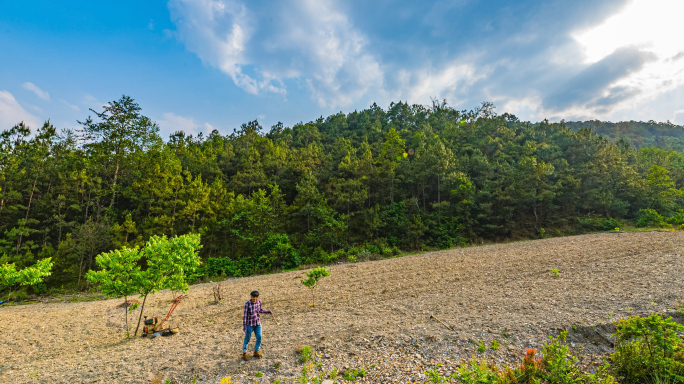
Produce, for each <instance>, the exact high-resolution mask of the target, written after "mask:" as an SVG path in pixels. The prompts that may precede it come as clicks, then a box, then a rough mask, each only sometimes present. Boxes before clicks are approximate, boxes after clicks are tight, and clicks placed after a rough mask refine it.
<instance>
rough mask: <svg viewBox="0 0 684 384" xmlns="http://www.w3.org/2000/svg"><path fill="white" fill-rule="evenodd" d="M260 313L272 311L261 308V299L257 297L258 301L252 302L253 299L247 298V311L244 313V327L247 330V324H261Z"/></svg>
mask: <svg viewBox="0 0 684 384" xmlns="http://www.w3.org/2000/svg"><path fill="white" fill-rule="evenodd" d="M260 313H271V311H267V310H264V309H262V308H261V300H259V299H257V301H256V303H252V300H247V302H246V303H245V312H244V313H243V314H242V329H243V330H246V329H247V326H248V325H249V326H250V327H256V326H257V325H259V324H261V315H259V314H260Z"/></svg>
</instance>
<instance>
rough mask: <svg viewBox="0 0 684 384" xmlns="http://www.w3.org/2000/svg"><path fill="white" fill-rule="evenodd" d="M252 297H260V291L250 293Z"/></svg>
mask: <svg viewBox="0 0 684 384" xmlns="http://www.w3.org/2000/svg"><path fill="white" fill-rule="evenodd" d="M250 295H251V296H252V297H259V291H252V293H250Z"/></svg>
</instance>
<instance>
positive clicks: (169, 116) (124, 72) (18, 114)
mask: <svg viewBox="0 0 684 384" xmlns="http://www.w3.org/2000/svg"><path fill="white" fill-rule="evenodd" d="M682 14H684V1H682V0H574V1H567V0H517V1H513V0H439V1H421V2H417V1H409V0H375V1H359V0H347V1H341V0H286V1H263V0H251V1H246V0H170V1H160V0H149V1H129V0H119V1H106V2H105V1H60V2H48V1H34V0H22V1H0V129H9V128H11V127H12V126H13V125H15V124H17V123H18V122H20V121H24V122H26V123H27V124H28V125H29V126H31V127H36V128H37V127H38V126H39V125H41V124H42V123H43V122H44V121H46V120H48V119H49V120H50V122H51V123H52V124H53V125H55V126H56V127H58V128H78V127H79V124H78V121H79V120H80V121H82V120H85V119H86V118H87V117H88V116H89V115H93V113H92V111H90V110H89V109H91V108H92V109H94V110H96V111H101V110H102V107H103V105H105V104H106V103H107V102H109V101H113V100H118V99H119V98H120V97H121V96H122V95H124V94H125V95H128V96H131V97H132V98H134V99H135V100H136V102H137V103H138V104H139V105H140V106H141V108H142V113H143V114H144V115H146V116H148V117H150V118H151V119H153V120H154V121H156V122H157V124H158V125H159V127H160V132H161V134H162V136H163V137H168V135H169V134H171V133H173V132H175V131H178V130H183V131H185V132H186V133H191V134H196V133H199V132H204V133H209V132H211V131H212V130H213V129H217V130H219V132H221V133H222V134H228V133H231V132H232V131H233V129H235V128H238V127H239V126H240V125H241V124H243V123H246V122H248V121H252V120H255V119H257V120H259V122H260V123H261V125H262V126H263V127H265V129H266V130H268V129H269V128H270V126H272V125H274V124H276V123H277V122H283V123H284V124H285V126H292V125H294V124H296V123H298V122H308V121H312V120H315V119H316V118H318V117H320V116H323V117H326V116H328V115H331V114H334V113H338V112H344V113H349V112H352V111H354V110H362V109H365V108H368V107H369V106H370V105H372V104H373V103H377V104H378V105H379V106H381V107H383V108H387V106H388V105H389V104H390V103H391V102H398V101H405V102H409V103H411V104H423V105H431V100H432V99H438V100H443V99H446V101H447V102H448V104H449V105H450V106H452V107H454V108H456V109H458V110H463V109H468V110H469V109H473V108H476V107H477V106H478V105H479V104H480V103H481V102H482V101H490V102H493V103H494V105H495V106H496V111H497V112H498V113H504V112H508V113H512V114H515V115H516V116H517V117H518V118H520V119H521V120H529V121H539V120H542V119H545V118H546V119H549V120H551V121H558V120H561V119H565V120H589V119H600V120H609V121H625V120H643V121H647V120H655V121H662V122H665V121H670V122H673V123H676V124H684V27H682V26H681V15H682Z"/></svg>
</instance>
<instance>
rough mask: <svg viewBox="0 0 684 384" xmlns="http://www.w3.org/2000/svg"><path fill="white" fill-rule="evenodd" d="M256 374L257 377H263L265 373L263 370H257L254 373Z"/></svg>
mask: <svg viewBox="0 0 684 384" xmlns="http://www.w3.org/2000/svg"><path fill="white" fill-rule="evenodd" d="M254 376H256V377H263V376H264V374H263V372H261V371H256V373H255V374H254Z"/></svg>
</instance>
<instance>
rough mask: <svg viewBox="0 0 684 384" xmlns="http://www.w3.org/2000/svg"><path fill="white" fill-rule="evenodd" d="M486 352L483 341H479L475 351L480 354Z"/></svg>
mask: <svg viewBox="0 0 684 384" xmlns="http://www.w3.org/2000/svg"><path fill="white" fill-rule="evenodd" d="M486 350H487V347H486V346H485V343H484V341H480V344H478V345H477V351H478V352H480V353H484V352H485V351H486Z"/></svg>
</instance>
